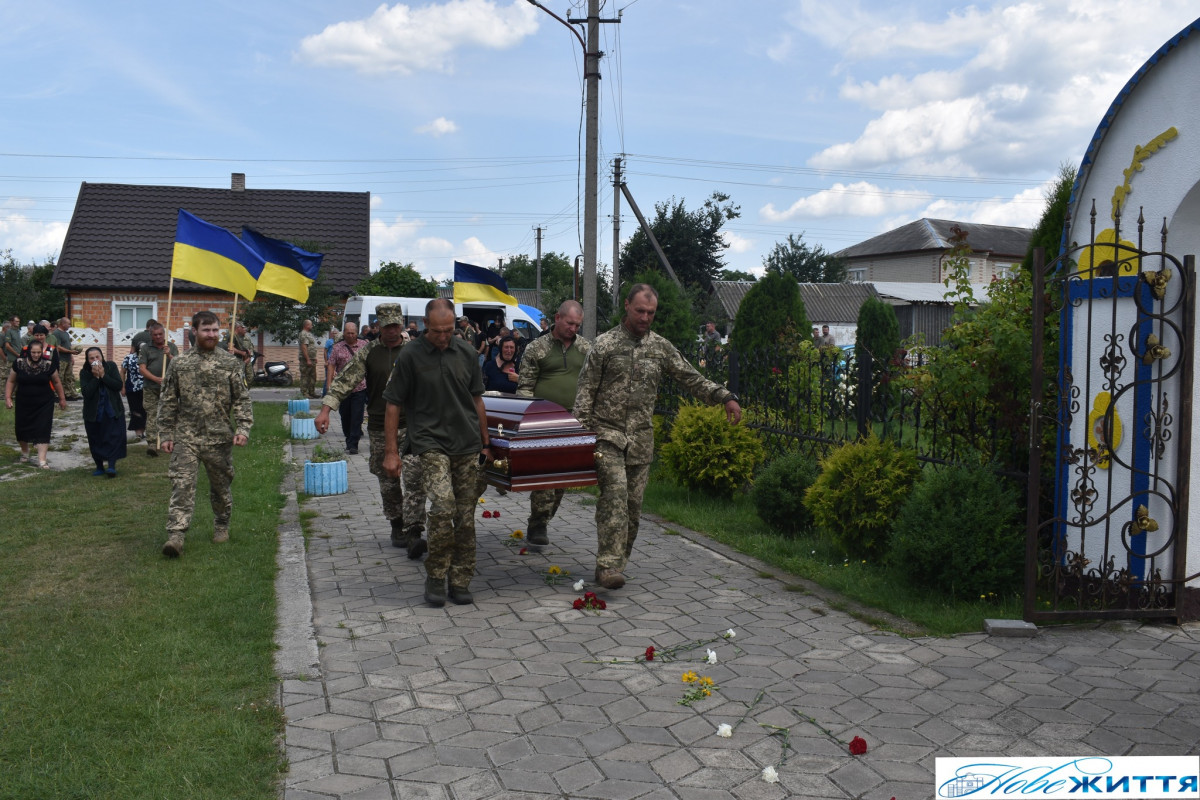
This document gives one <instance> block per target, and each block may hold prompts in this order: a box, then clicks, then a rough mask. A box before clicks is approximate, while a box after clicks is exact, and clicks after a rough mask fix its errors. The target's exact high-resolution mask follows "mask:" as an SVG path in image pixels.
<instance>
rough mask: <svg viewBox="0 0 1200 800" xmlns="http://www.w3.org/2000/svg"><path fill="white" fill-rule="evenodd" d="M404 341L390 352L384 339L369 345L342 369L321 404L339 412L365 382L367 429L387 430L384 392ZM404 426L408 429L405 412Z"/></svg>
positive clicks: (402, 424)
mask: <svg viewBox="0 0 1200 800" xmlns="http://www.w3.org/2000/svg"><path fill="white" fill-rule="evenodd" d="M403 346H404V341H403V340H401V341H400V344H399V345H397V346H396V347H394V348H392V350H390V351H389V350H388V348H387V345H385V344H384V343H383V340H382V339H376V340H375V341H373V342H369V343H368V344H367V346H366V347H363V348H361V349H360V350H359V351H358V352H356V353H355V354H354V358H352V359H350V363H349V364H347V365H346V366H345V367H343V368H342V371H341V372H339V373H338V374H337V377H335V378H334V379H333V381H332V382H331V383H330V384H329V392H328V394H326V395H325V396H324V397H323V398H321V405H323V406H328V407H329V408H330V410H333V411H336V410H337V409H338V406H340V405H341V404H342V401H343V400H345V399H346V398H347V397H349V396H350V394H351V393H352V392H353V391H354V390H355V388H356V387H357V386H358V384H359V383H360V382H362V381H366V383H367V430H376V431H381V430H383V414H384V411H386V409H387V402H386V401H384V399H383V390H384V389H385V388H387V382H388V379H390V378H391V377H392V368H393V367H394V366H395V364H396V359H397V358H399V357H400V349H401V348H402V347H403ZM400 426H401V427H403V426H404V412H403V410H401V412H400Z"/></svg>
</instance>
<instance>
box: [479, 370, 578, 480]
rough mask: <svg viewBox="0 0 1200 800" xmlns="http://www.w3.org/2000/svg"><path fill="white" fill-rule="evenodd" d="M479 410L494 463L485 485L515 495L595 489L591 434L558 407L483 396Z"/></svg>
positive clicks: (494, 394)
mask: <svg viewBox="0 0 1200 800" xmlns="http://www.w3.org/2000/svg"><path fill="white" fill-rule="evenodd" d="M483 407H484V408H485V409H487V422H488V432H489V434H490V438H491V440H492V456H493V458H494V459H495V460H494V461H493V463H492V464H490V465H488V467H487V469H486V470H485V471H484V477H485V478H486V480H487V482H488V483H490V484H491V485H493V486H498V487H500V488H501V489H509V490H511V491H517V492H524V491H533V490H535V489H565V488H569V487H572V486H594V485H596V434H594V433H592V432H591V431H588V430H584V428H583V426H582V425H580V424H579V420H577V419H575V418H574V417H572V416H571V412H569V411H567V410H566V409H565V408H563V407H562V406H560V405H559V404H558V403H552V402H550V401H549V400H542V399H540V398H535V397H517V396H516V395H512V394H500V393H497V392H489V393H487V394H485V395H484V396H483Z"/></svg>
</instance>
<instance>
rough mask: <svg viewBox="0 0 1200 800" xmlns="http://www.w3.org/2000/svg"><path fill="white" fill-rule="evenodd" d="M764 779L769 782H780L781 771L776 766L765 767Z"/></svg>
mask: <svg viewBox="0 0 1200 800" xmlns="http://www.w3.org/2000/svg"><path fill="white" fill-rule="evenodd" d="M762 779H763V780H764V781H766V782H767V783H779V773H778V772H776V771H775V768H774V767H763V771H762Z"/></svg>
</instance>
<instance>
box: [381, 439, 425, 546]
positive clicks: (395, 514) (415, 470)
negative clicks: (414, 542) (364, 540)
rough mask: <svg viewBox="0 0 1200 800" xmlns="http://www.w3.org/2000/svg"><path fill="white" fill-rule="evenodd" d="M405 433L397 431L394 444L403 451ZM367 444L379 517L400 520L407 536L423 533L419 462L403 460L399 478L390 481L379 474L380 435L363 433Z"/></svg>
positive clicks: (383, 444)
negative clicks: (380, 506)
mask: <svg viewBox="0 0 1200 800" xmlns="http://www.w3.org/2000/svg"><path fill="white" fill-rule="evenodd" d="M407 438H408V436H407V431H406V430H405V429H404V428H401V429H400V430H399V431H398V432H397V434H396V440H397V441H396V444H397V446H398V447H399V449H400V451H401V452H403V451H404V445H405V441H406V439H407ZM367 439H368V441H369V442H370V443H371V460H370V461H369V462H367V463H368V464H369V465H370V469H371V474H372V475H374V476H375V477H376V478H378V479H379V497H380V499H381V500H383V516H384V517H386V518H387V520H388V521H389V522H391V521H392V520H396V519H398V520H403V524H404V532H405V533H406V534H407V535H409V536H420V535H421V532H422V531H423V530H425V487H424V486H423V485H422V481H421V459H420V457H418V456H413V455H407V456H405V457H404V469H403V471H402V472H401V473H400V478H393V477H391V476H390V475H388V474H387V473H386V472H384V471H383V456H384V454H385V449H384V448H385V442H384V434H383V431H373V430H370V429H368V430H367Z"/></svg>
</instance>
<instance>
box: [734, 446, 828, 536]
mask: <svg viewBox="0 0 1200 800" xmlns="http://www.w3.org/2000/svg"><path fill="white" fill-rule="evenodd" d="M820 474H821V471H820V469H818V468H817V461H816V459H815V458H813V457H812V456H810V455H807V454H805V453H788V454H787V455H784V456H781V457H779V458H777V459H775V460H774V461H772V462H771V463H770V464H768V465H767V468H766V469H764V470H763V471H762V472H761V473H759V475H758V477H757V478H755V479H754V490H753V491H752V492H751V498H752V499H753V500H754V508H755V510H756V511H758V516H759V517H761V518H762V521H763V522H765V523H767V524H768V525H770V526H771V527H772V528H774V529H775V530H777V531H779V532H780V533H782V534H785V535H788V536H794V535H796V534H797V533H801V532H803V531H806V530H808V529H809V528H811V527H812V524H813V518H812V514H811V513H809V511H808V509H807V508H805V507H804V493H805V492H806V491H808V487H809V486H812V485H813V483H814V482H815V481H816V480H817V476H818V475H820Z"/></svg>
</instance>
